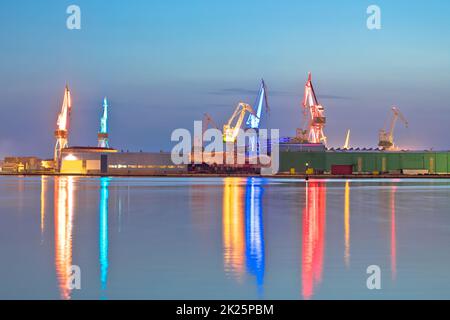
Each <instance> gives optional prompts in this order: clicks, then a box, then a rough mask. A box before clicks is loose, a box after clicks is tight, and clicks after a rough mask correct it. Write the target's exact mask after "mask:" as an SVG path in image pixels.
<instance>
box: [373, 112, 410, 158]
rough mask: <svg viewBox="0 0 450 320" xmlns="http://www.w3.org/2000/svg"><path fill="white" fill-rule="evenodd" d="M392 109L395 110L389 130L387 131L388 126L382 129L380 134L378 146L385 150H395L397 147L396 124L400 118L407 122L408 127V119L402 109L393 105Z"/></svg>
mask: <svg viewBox="0 0 450 320" xmlns="http://www.w3.org/2000/svg"><path fill="white" fill-rule="evenodd" d="M391 110H392V112H393V116H392V119H391V124H390V127H389V131H386V128H385V129H381V130H380V135H379V142H378V146H379V147H381V148H382V149H384V150H395V149H396V148H395V145H394V129H395V124H396V123H397V120H398V119H400V120H401V121H402V122H403V123H404V124H405V127H406V128H408V121H407V120H406V118H405V117H404V116H403V114H402V113H401V112H400V110H399V109H398V108H397V107H392V109H391Z"/></svg>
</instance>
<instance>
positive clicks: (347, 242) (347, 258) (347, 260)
mask: <svg viewBox="0 0 450 320" xmlns="http://www.w3.org/2000/svg"><path fill="white" fill-rule="evenodd" d="M344 243H345V251H344V261H345V265H346V266H347V267H348V266H350V182H349V181H346V182H345V202H344Z"/></svg>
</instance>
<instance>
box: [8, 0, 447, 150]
mask: <svg viewBox="0 0 450 320" xmlns="http://www.w3.org/2000/svg"><path fill="white" fill-rule="evenodd" d="M70 4H76V5H78V6H80V8H81V14H82V17H81V19H82V22H81V27H82V29H81V30H68V29H67V28H66V19H67V17H68V15H67V14H66V8H67V7H68V6H69V5H70ZM370 4H377V5H378V6H380V8H381V12H382V29H381V30H378V31H370V30H368V29H367V28H366V19H367V15H366V8H367V7H368V6H369V5H370ZM449 14H450V2H449V1H445V0H441V1H439V0H431V1H423V0H415V1H406V0H396V1H379V0H375V1H364V0H360V1H356V0H355V1H331V0H330V1H325V0H319V1H302V0H293V1H287V0H284V1H279V0H278V1H276V0H273V1H265V0H260V1H251V0H247V1H242V0H241V1H235V0H231V1H206V0H204V1H203V0H201V1H200V0H193V1H182V0H172V1H170V0H169V1H143V0H142V1H138V0H134V1H119V0H113V1H103V0H71V1H52V0H42V1H23V0H17V1H9V2H8V3H5V2H3V3H2V4H1V5H0V43H1V48H0V52H1V53H0V54H1V59H0V70H1V76H0V117H1V118H0V157H1V156H4V155H10V154H28V155H39V156H47V157H50V156H51V154H52V148H53V145H54V138H53V130H54V127H55V121H56V117H57V113H58V111H59V109H60V104H61V100H62V95H63V89H64V85H65V83H66V82H67V83H68V84H69V86H70V88H71V90H72V95H73V100H74V103H73V104H74V107H73V114H72V125H71V133H70V144H71V145H96V134H97V131H98V126H99V118H100V113H101V105H102V99H103V96H105V95H106V96H108V98H109V101H110V104H111V109H110V111H111V114H110V121H111V122H110V130H111V132H110V137H111V144H112V146H114V147H116V148H118V149H125V150H126V149H129V150H140V149H142V150H146V151H152V150H156V151H158V150H160V149H165V150H170V148H171V146H172V144H171V142H170V133H171V132H172V130H173V129H175V128H180V127H183V128H191V127H192V126H193V121H194V120H200V119H201V118H202V115H203V113H204V112H208V113H209V114H211V115H212V116H213V118H214V119H215V120H216V122H217V123H219V124H223V123H224V122H226V120H227V119H228V117H229V116H230V115H231V113H232V112H233V109H234V108H235V106H236V104H237V103H238V102H239V101H244V102H248V103H253V102H254V101H255V96H256V94H257V91H258V88H259V81H260V79H261V78H262V77H263V78H264V79H265V81H266V83H267V86H268V89H269V100H270V101H269V103H270V107H271V110H272V112H271V115H270V119H269V125H270V127H273V128H280V129H281V133H282V135H285V136H286V135H294V134H295V129H296V128H297V127H299V126H301V124H302V116H301V109H300V102H301V98H302V94H303V86H304V83H305V81H306V77H307V72H308V71H311V72H312V73H313V81H314V85H315V89H316V91H317V94H318V96H319V100H320V102H321V103H322V104H323V105H324V106H325V108H326V115H327V118H328V124H327V127H326V134H327V135H328V137H329V142H330V146H340V145H341V144H342V143H343V141H344V138H345V133H346V130H347V129H351V130H352V137H351V143H352V145H354V146H368V147H370V146H375V145H376V143H377V135H378V130H379V129H381V128H382V127H383V126H384V125H385V123H386V120H387V118H388V112H389V108H390V107H391V106H392V105H397V106H398V107H399V108H400V109H401V110H402V111H403V113H404V114H405V116H406V117H407V118H408V120H409V122H410V127H409V129H404V128H401V126H398V127H397V129H398V130H397V134H396V136H397V142H398V144H399V145H400V146H405V147H411V148H413V147H417V148H424V147H433V148H435V149H450V143H449V142H448V138H447V135H448V134H447V132H448V129H447V124H448V122H449V121H450V108H449V107H450V106H449V101H450V90H448V89H449V85H450V55H449V52H450V44H449V41H448V39H449V35H450V22H449V19H448V17H449Z"/></svg>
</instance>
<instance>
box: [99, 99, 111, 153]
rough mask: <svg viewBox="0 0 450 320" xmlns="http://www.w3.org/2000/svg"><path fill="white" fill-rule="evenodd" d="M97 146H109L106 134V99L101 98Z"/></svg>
mask: <svg viewBox="0 0 450 320" xmlns="http://www.w3.org/2000/svg"><path fill="white" fill-rule="evenodd" d="M97 136H98V147H99V148H109V135H108V99H106V97H105V98H104V99H103V115H102V117H101V119H100V131H99V133H98V135H97Z"/></svg>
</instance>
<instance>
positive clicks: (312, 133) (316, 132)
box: [303, 73, 327, 144]
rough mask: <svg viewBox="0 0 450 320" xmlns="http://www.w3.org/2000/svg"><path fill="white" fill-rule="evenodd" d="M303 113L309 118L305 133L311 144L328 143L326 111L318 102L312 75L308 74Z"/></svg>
mask: <svg viewBox="0 0 450 320" xmlns="http://www.w3.org/2000/svg"><path fill="white" fill-rule="evenodd" d="M303 112H304V115H305V118H307V122H308V128H307V129H306V130H305V131H303V132H304V134H305V135H306V137H305V138H306V140H307V141H308V142H309V143H323V144H326V143H327V137H326V136H325V134H324V133H323V128H324V127H325V123H326V118H325V109H324V108H323V106H322V105H321V104H319V102H318V101H317V97H316V94H315V92H314V88H313V85H312V81H311V73H308V81H307V82H306V85H305V96H304V98H303Z"/></svg>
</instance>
